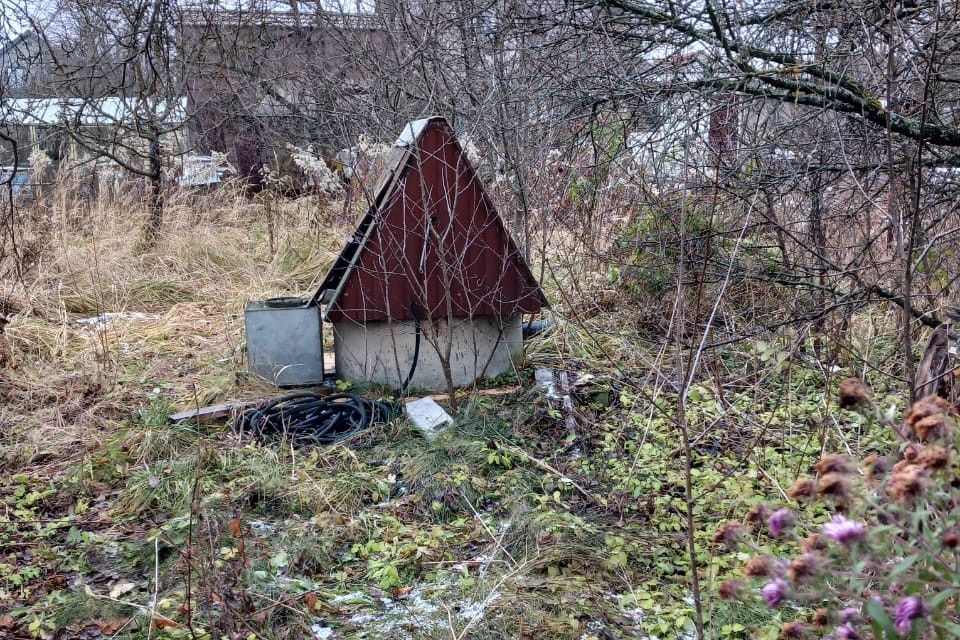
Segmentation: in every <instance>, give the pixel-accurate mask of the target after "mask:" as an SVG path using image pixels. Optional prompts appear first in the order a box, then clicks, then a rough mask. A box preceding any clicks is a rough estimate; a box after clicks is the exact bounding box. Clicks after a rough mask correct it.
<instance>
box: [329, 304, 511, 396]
mask: <svg viewBox="0 0 960 640" xmlns="http://www.w3.org/2000/svg"><path fill="white" fill-rule="evenodd" d="M501 327H502V328H503V331H502V334H501ZM422 331H423V335H422V338H421V340H420V356H419V358H418V359H417V370H416V373H414V376H413V380H412V381H411V382H410V387H411V388H413V389H421V390H423V391H444V390H446V388H447V382H446V378H445V377H444V375H443V367H442V365H441V360H440V356H439V354H438V349H440V352H441V353H442V352H443V349H444V348H445V346H446V344H448V342H449V341H450V340H451V339H452V341H453V343H452V349H451V352H450V368H451V373H452V377H453V383H454V385H455V386H458V387H460V386H464V385H469V384H472V383H473V382H474V381H476V380H477V378H479V377H480V375H481V374H483V375H484V376H485V377H488V378H493V377H496V376H498V375H500V374H502V373H505V372H507V371H510V370H511V369H512V368H513V366H514V363H515V362H516V361H517V359H518V358H519V357H520V355H521V354H522V351H523V332H522V328H521V326H520V316H519V315H516V316H513V317H510V318H497V317H493V316H481V317H478V318H472V319H457V320H455V321H454V322H453V323H452V327H451V326H448V323H447V322H446V321H438V322H435V323H432V324H430V323H423V327H422ZM333 334H334V340H335V345H336V346H335V349H336V355H337V377H338V378H340V379H342V380H352V381H355V382H375V383H379V384H384V385H388V386H391V387H399V386H400V385H401V384H403V381H404V380H405V379H406V377H407V374H408V373H409V371H410V365H411V363H412V362H413V354H414V345H415V342H416V331H415V325H414V323H413V322H372V323H369V324H366V325H358V324H355V323H353V322H339V323H334V325H333ZM484 367H486V370H485V371H484Z"/></svg>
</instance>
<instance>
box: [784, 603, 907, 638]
mask: <svg viewBox="0 0 960 640" xmlns="http://www.w3.org/2000/svg"><path fill="white" fill-rule="evenodd" d="M771 606H772V605H771ZM925 613H926V607H925V606H924V604H923V600H921V599H920V598H917V597H916V596H910V597H909V598H904V599H903V600H901V601H900V603H899V604H898V605H897V609H896V611H895V612H894V614H893V618H894V623H895V626H896V627H897V633H908V632H909V631H910V629H911V628H912V627H913V621H914V620H916V619H918V618H922V617H923V615H924V614H925Z"/></svg>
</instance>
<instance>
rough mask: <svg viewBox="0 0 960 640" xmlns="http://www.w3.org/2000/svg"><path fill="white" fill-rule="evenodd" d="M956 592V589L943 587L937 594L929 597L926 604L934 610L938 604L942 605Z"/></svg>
mask: <svg viewBox="0 0 960 640" xmlns="http://www.w3.org/2000/svg"><path fill="white" fill-rule="evenodd" d="M956 593H957V589H944V590H943V591H941V592H940V593H938V594H937V595H935V596H933V597H932V598H930V600H929V601H928V602H927V604H928V605H929V606H930V608H931V609H933V610H934V611H936V610H937V609H939V608H940V605H942V604H943V603H944V602H946V601H947V600H948V599H949V598H950V597H951V596H953V595H954V594H956ZM951 624H952V623H951Z"/></svg>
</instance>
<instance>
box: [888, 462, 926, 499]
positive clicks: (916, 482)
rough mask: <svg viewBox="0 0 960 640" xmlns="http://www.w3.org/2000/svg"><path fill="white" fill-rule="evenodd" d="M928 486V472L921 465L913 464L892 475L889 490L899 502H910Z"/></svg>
mask: <svg viewBox="0 0 960 640" xmlns="http://www.w3.org/2000/svg"><path fill="white" fill-rule="evenodd" d="M926 486H927V474H926V472H925V471H924V470H923V469H922V468H920V467H919V466H917V465H915V464H911V465H907V466H905V467H902V468H900V469H898V470H896V471H894V472H893V473H892V474H891V475H890V482H889V483H888V484H887V491H888V492H889V493H890V495H891V496H893V497H894V499H896V500H898V501H899V502H909V501H911V500H913V499H914V498H916V497H917V496H919V495H920V494H921V493H923V491H924V489H926Z"/></svg>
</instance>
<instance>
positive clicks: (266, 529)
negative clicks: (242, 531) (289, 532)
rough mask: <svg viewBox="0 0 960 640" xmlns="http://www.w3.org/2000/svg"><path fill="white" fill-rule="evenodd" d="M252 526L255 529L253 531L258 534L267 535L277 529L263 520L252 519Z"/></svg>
mask: <svg viewBox="0 0 960 640" xmlns="http://www.w3.org/2000/svg"><path fill="white" fill-rule="evenodd" d="M250 528H251V529H253V532H254V533H255V534H257V535H258V536H267V535H270V534H271V533H273V532H274V531H276V530H277V528H276V527H275V526H273V525H272V524H267V523H266V522H264V521H263V520H251V521H250Z"/></svg>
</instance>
